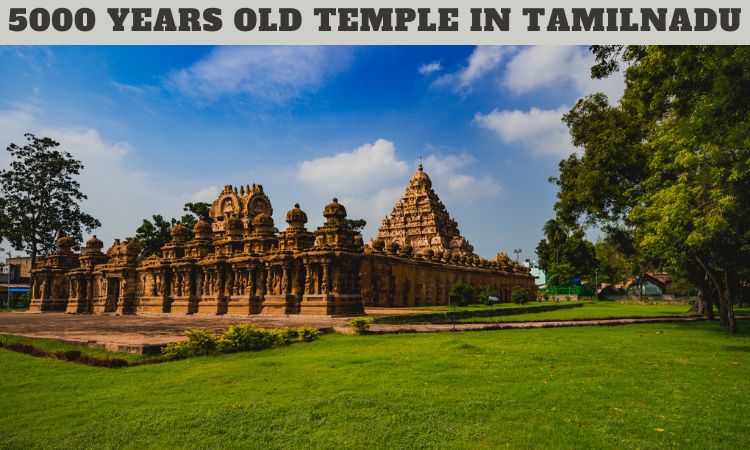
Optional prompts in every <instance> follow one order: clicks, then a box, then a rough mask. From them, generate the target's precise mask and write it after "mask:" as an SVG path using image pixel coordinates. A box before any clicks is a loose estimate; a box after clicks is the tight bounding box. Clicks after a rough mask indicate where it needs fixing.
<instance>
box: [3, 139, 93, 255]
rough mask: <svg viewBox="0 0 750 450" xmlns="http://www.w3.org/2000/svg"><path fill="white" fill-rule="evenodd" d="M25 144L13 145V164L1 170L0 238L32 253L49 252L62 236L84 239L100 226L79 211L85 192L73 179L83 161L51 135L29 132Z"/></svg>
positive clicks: (11, 157)
mask: <svg viewBox="0 0 750 450" xmlns="http://www.w3.org/2000/svg"><path fill="white" fill-rule="evenodd" d="M26 141H27V142H26V145H24V146H23V147H20V146H18V145H16V144H10V146H8V148H7V150H8V153H10V167H9V168H8V169H4V170H2V171H0V190H2V201H0V207H1V212H0V236H2V237H3V238H5V239H7V240H8V242H10V244H11V245H12V246H13V248H15V249H16V250H18V251H25V252H27V253H28V254H29V256H30V257H31V265H32V267H33V266H35V265H36V260H37V256H38V255H45V254H47V253H49V252H50V251H51V250H52V249H53V247H54V242H55V240H57V238H59V237H61V236H70V237H71V238H73V239H74V240H76V241H78V242H80V241H81V239H82V234H83V231H84V230H85V231H86V232H89V231H91V230H92V229H94V228H98V227H99V226H101V224H100V223H99V221H98V220H96V219H95V218H94V217H92V216H91V215H89V214H86V213H84V212H83V211H81V207H80V203H81V202H82V201H83V200H85V199H86V198H87V197H86V195H84V194H83V192H81V186H80V184H79V183H78V181H76V179H75V177H76V176H77V175H79V174H80V172H81V170H82V169H83V164H82V163H81V161H78V160H77V159H75V158H73V156H72V155H71V154H70V153H68V152H63V151H60V150H58V147H59V146H60V143H58V142H56V141H54V140H53V139H51V138H48V137H44V138H37V137H36V136H34V135H33V134H26Z"/></svg>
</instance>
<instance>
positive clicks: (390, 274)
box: [30, 164, 536, 315]
mask: <svg viewBox="0 0 750 450" xmlns="http://www.w3.org/2000/svg"><path fill="white" fill-rule="evenodd" d="M322 215H323V217H325V222H324V223H323V225H321V226H320V227H318V228H317V229H315V230H307V228H305V226H306V224H307V222H308V215H307V213H305V211H303V210H302V209H301V207H300V205H299V204H295V205H294V207H293V208H292V209H290V210H289V211H288V212H287V213H286V217H285V218H286V224H287V227H286V229H285V230H284V231H279V229H278V228H276V226H275V225H274V220H273V209H272V207H271V201H270V200H269V198H268V196H266V194H265V193H264V191H263V187H262V186H261V185H259V184H253V185H252V186H250V185H246V186H241V187H240V188H236V187H232V186H225V187H224V189H223V190H222V192H221V193H220V194H219V197H218V198H217V199H216V201H214V202H213V204H212V205H211V209H210V212H209V217H208V218H201V219H200V220H199V221H198V222H197V223H196V224H195V226H194V227H193V229H192V230H190V229H188V228H186V227H185V226H183V225H181V224H177V225H175V226H174V227H172V229H171V230H170V233H169V234H170V241H169V242H167V243H166V244H165V245H164V246H162V248H161V254H160V256H159V255H151V256H149V257H147V258H140V257H139V253H140V251H141V246H140V242H139V241H138V240H136V239H127V240H125V241H120V240H119V239H116V240H115V242H114V243H113V245H112V247H111V248H109V250H107V252H106V253H104V252H102V251H101V250H102V248H103V246H104V243H103V242H102V241H101V240H99V239H98V238H96V236H94V237H92V238H91V239H90V240H88V241H87V242H86V247H85V251H82V252H81V253H76V251H77V249H76V242H75V241H74V240H73V239H71V238H69V237H61V238H59V239H58V240H57V242H56V247H57V251H55V252H54V253H52V254H50V255H49V256H47V257H46V258H43V259H41V260H40V263H39V265H38V266H37V267H36V268H34V269H33V270H32V301H31V305H30V309H31V310H32V311H66V312H68V313H79V314H81V313H83V314H91V313H95V314H96V313H117V314H154V313H156V314H165V313H169V314H196V313H198V314H230V315H249V314H271V315H285V314H315V315H353V314H362V313H363V312H364V308H365V306H380V307H396V306H421V305H440V304H447V303H448V293H449V292H450V289H451V287H452V286H453V284H454V283H456V282H457V281H459V280H461V281H465V282H468V283H471V284H473V285H475V286H477V287H479V286H482V285H489V286H491V287H492V288H493V289H494V290H495V291H496V292H497V293H498V294H499V296H500V297H501V299H502V300H505V301H510V292H511V289H512V288H513V287H515V286H520V287H522V288H523V289H525V290H527V291H529V292H530V293H532V295H534V294H535V290H536V287H535V285H534V278H533V277H532V276H531V275H529V273H528V269H526V268H524V267H521V266H518V265H517V264H515V263H513V262H512V261H511V260H509V259H508V258H507V255H505V254H504V253H503V254H499V255H498V257H497V258H496V259H495V260H486V259H483V258H480V257H479V256H477V255H475V254H474V253H473V250H474V249H473V248H472V246H471V245H469V243H468V241H466V240H465V239H464V238H463V237H462V236H461V234H460V232H459V230H458V226H457V224H456V222H455V221H454V220H452V219H451V218H450V215H449V214H448V212H447V211H446V209H445V206H444V205H443V204H442V202H441V201H440V199H439V198H438V196H437V194H435V191H434V190H433V189H432V181H431V180H430V177H429V176H428V175H427V174H426V173H425V172H424V169H423V168H422V165H421V164H420V166H419V168H418V170H417V172H416V173H415V174H414V176H413V177H412V179H411V181H410V182H409V186H408V188H407V189H406V192H405V194H404V195H403V196H402V197H401V200H400V201H399V203H397V204H396V206H395V207H394V209H393V212H392V213H391V216H390V217H389V218H386V219H385V220H384V221H383V224H382V226H381V227H380V234H379V236H378V238H377V239H375V240H374V241H373V242H371V243H369V244H368V245H366V246H365V245H364V243H363V240H362V236H361V235H360V234H359V233H357V232H355V231H354V230H352V229H351V227H350V226H349V223H348V222H347V220H346V218H347V212H346V208H345V207H344V205H342V204H341V203H339V201H338V199H336V198H334V199H333V200H332V201H331V202H330V203H329V204H327V205H326V206H325V207H324V208H323V211H322Z"/></svg>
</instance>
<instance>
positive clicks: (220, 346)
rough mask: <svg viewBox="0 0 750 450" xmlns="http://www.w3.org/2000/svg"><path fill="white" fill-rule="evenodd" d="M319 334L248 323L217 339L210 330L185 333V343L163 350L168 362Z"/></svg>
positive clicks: (303, 328)
mask: <svg viewBox="0 0 750 450" xmlns="http://www.w3.org/2000/svg"><path fill="white" fill-rule="evenodd" d="M319 335H320V331H319V330H316V329H315V328H311V327H309V326H307V325H303V326H301V327H299V328H295V329H292V328H277V329H267V328H258V327H256V326H255V325H251V324H240V325H232V326H231V327H229V328H227V329H226V330H225V331H224V332H223V333H222V335H221V337H219V338H217V337H216V334H215V333H214V332H213V331H212V330H186V331H185V336H187V338H188V339H187V341H183V342H173V343H170V344H167V345H166V346H164V348H162V355H164V357H165V358H167V359H183V358H188V357H191V356H205V355H214V354H217V353H237V352H248V351H257V350H263V349H266V348H273V347H280V346H283V345H288V344H290V343H292V342H311V341H314V340H315V339H317V337H318V336H319Z"/></svg>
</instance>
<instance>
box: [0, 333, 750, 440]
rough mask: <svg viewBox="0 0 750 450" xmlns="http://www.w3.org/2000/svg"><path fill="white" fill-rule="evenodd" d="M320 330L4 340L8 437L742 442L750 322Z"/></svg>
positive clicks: (4, 432) (747, 430)
mask: <svg viewBox="0 0 750 450" xmlns="http://www.w3.org/2000/svg"><path fill="white" fill-rule="evenodd" d="M740 331H741V332H740V334H739V335H731V334H729V333H726V332H724V331H721V330H720V329H719V327H718V325H716V324H715V323H685V324H651V325H634V326H622V327H592V328H586V327H581V328H558V329H537V330H507V331H484V332H465V333H441V334H404V335H366V336H357V335H335V334H334V335H325V336H322V337H321V338H320V340H318V341H315V342H312V343H309V344H298V345H293V346H289V347H284V348H278V349H273V350H267V351H261V352H257V353H242V354H233V355H223V356H216V357H203V358H194V359H187V360H182V361H178V362H170V363H165V364H157V365H149V366H140V367H132V368H125V369H101V368H94V367H88V366H82V365H76V364H71V363H65V362H61V361H56V360H50V359H39V358H33V357H30V356H27V355H22V354H18V353H13V352H10V351H8V350H0V367H2V368H3V370H2V375H1V376H0V411H3V419H2V420H0V436H1V437H2V438H1V439H0V447H3V448H33V447H36V448H81V447H127V448H138V449H140V448H163V447H179V448H197V447H200V448H224V447H232V448H247V447H251V448H388V449H392V448H415V447H442V448H497V447H500V446H506V445H509V446H511V447H522V448H531V447H536V448H538V447H551V448H635V447H639V448H665V447H687V448H701V449H702V448H750V419H748V417H750V323H749V322H745V321H742V322H741V323H740Z"/></svg>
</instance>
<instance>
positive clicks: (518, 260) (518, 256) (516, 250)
mask: <svg viewBox="0 0 750 450" xmlns="http://www.w3.org/2000/svg"><path fill="white" fill-rule="evenodd" d="M522 251H523V250H521V249H520V248H517V249H514V250H513V253H515V254H516V264H521V259H520V257H521V252H522Z"/></svg>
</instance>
